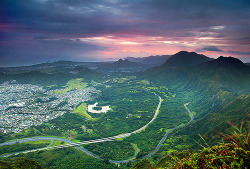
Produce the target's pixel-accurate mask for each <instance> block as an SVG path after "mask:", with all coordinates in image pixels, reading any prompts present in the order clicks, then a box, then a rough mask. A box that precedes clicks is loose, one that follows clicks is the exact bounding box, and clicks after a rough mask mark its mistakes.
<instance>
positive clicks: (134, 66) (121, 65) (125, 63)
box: [95, 59, 152, 73]
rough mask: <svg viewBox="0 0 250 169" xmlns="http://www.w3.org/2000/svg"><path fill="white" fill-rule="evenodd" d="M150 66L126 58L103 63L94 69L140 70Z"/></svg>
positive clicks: (108, 70) (107, 70) (106, 70)
mask: <svg viewBox="0 0 250 169" xmlns="http://www.w3.org/2000/svg"><path fill="white" fill-rule="evenodd" d="M151 67H152V66H150V65H146V64H142V63H137V62H130V61H129V60H128V59H124V60H122V59H119V60H118V61H116V62H113V63H104V64H102V65H100V66H98V68H97V69H95V70H96V71H98V72H105V73H107V72H109V73H112V72H138V71H142V70H146V69H148V68H151Z"/></svg>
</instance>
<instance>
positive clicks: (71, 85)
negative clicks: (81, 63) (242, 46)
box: [55, 78, 88, 94]
mask: <svg viewBox="0 0 250 169" xmlns="http://www.w3.org/2000/svg"><path fill="white" fill-rule="evenodd" d="M83 80H84V79H83V78H77V79H72V80H70V81H68V82H67V85H65V86H63V87H65V89H62V90H59V91H56V92H55V93H57V94H61V93H67V92H69V91H71V90H75V89H84V88H85V87H87V86H88V83H84V82H83Z"/></svg>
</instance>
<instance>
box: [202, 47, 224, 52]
mask: <svg viewBox="0 0 250 169" xmlns="http://www.w3.org/2000/svg"><path fill="white" fill-rule="evenodd" d="M202 49H203V50H205V51H216V52H223V50H221V49H219V48H217V47H216V46H206V47H204V48H202Z"/></svg>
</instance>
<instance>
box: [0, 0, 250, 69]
mask: <svg viewBox="0 0 250 169" xmlns="http://www.w3.org/2000/svg"><path fill="white" fill-rule="evenodd" d="M0 6H1V7H0V66H8V65H17V64H32V63H37V62H43V61H46V60H62V59H64V60H78V61H90V60H92V61H95V60H107V58H110V57H112V58H119V57H126V56H147V55H156V54H173V53H175V52H177V51H179V50H188V51H201V52H202V53H203V54H207V55H209V56H219V55H222V54H223V55H233V56H241V55H244V56H246V55H247V56H249V52H250V51H249V49H250V45H249V44H250V2H249V1H248V0H241V1H235V0H209V1H200V0H178V1H176V0H134V1H126V0H105V1H104V0H84V1H82V0H74V1H72V0H25V1H20V0H11V1H9V0H2V1H1V2H0Z"/></svg>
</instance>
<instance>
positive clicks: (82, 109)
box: [75, 103, 96, 121]
mask: <svg viewBox="0 0 250 169" xmlns="http://www.w3.org/2000/svg"><path fill="white" fill-rule="evenodd" d="M75 113H78V114H80V115H82V116H84V117H85V118H87V119H88V120H91V121H95V120H96V119H95V118H93V117H91V115H89V114H88V113H87V104H86V103H82V104H81V105H80V106H78V107H77V108H76V109H75Z"/></svg>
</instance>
